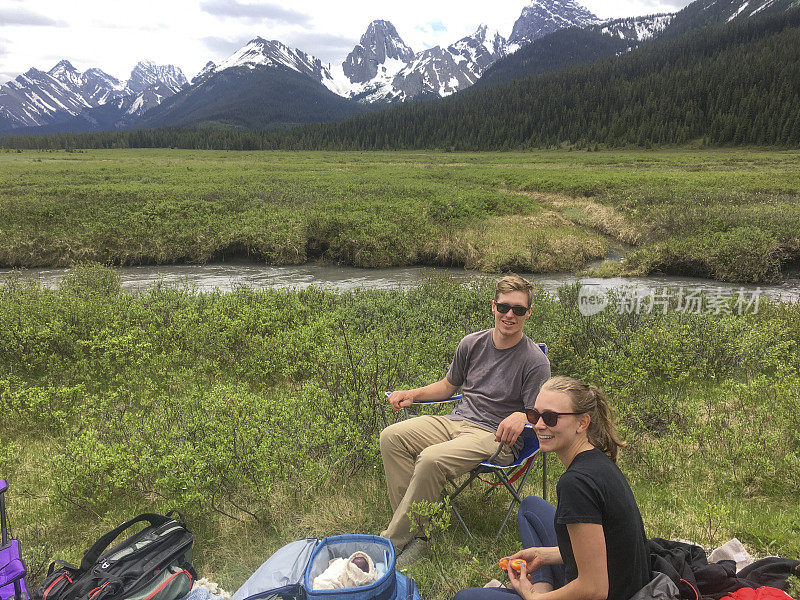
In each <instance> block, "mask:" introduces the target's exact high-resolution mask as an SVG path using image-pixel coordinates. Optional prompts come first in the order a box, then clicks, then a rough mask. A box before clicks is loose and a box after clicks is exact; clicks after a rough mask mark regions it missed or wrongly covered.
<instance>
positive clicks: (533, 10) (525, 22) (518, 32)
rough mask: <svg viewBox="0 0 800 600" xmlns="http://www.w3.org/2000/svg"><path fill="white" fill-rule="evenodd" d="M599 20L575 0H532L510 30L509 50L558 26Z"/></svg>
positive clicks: (585, 24)
mask: <svg viewBox="0 0 800 600" xmlns="http://www.w3.org/2000/svg"><path fill="white" fill-rule="evenodd" d="M599 22H600V19H598V18H597V16H596V15H595V14H593V13H592V12H591V11H590V10H589V9H587V8H586V7H585V6H583V5H581V4H579V3H578V2H575V0H531V2H530V4H528V6H526V7H524V8H523V9H522V14H520V16H519V18H518V19H517V20H516V22H515V23H514V28H513V29H512V30H511V36H510V37H509V38H508V42H509V45H510V46H511V47H510V48H509V53H510V52H513V51H514V50H516V49H517V48H519V47H522V46H525V45H527V44H530V43H531V42H532V41H534V40H536V39H538V38H540V37H544V36H545V35H547V34H549V33H553V32H554V31H557V30H559V29H563V28H565V27H588V26H590V25H595V24H597V23H599Z"/></svg>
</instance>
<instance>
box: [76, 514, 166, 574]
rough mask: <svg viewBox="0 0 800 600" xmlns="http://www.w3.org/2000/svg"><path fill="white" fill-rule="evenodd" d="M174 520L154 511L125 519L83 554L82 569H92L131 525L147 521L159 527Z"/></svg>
mask: <svg viewBox="0 0 800 600" xmlns="http://www.w3.org/2000/svg"><path fill="white" fill-rule="evenodd" d="M172 520H173V519H172V518H171V517H169V516H165V515H157V514H154V513H144V514H141V515H139V516H138V517H134V518H133V519H131V520H130V521H125V522H124V523H123V524H122V525H120V526H119V527H117V528H115V529H112V530H111V531H109V532H108V533H107V534H105V535H104V536H103V537H101V538H100V539H99V540H97V541H96V542H95V543H94V545H93V546H92V547H91V548H89V549H88V550H87V551H86V552H85V553H84V554H83V560H81V571H88V570H89V569H91V568H92V565H94V564H95V563H96V562H97V559H98V558H100V554H102V552H103V550H105V549H106V548H107V547H108V545H109V544H110V543H111V542H113V541H114V540H115V539H116V538H117V536H118V535H119V534H120V533H122V532H123V531H125V530H126V529H128V527H131V526H132V525H135V524H136V523H141V522H142V521H147V522H148V523H150V524H151V525H153V526H154V527H158V526H159V525H164V524H165V523H169V522H170V521H172Z"/></svg>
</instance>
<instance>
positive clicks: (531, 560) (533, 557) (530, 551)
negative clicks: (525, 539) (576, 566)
mask: <svg viewBox="0 0 800 600" xmlns="http://www.w3.org/2000/svg"><path fill="white" fill-rule="evenodd" d="M509 558H511V559H513V558H521V559H522V560H524V561H525V563H526V564H527V565H528V573H533V572H534V571H535V570H536V569H539V568H541V567H542V566H543V565H557V564H560V563H561V553H560V552H559V551H558V547H557V546H556V547H554V548H525V549H524V550H520V551H519V552H517V553H516V554H512V555H511V556H509Z"/></svg>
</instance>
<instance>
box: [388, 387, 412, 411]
mask: <svg viewBox="0 0 800 600" xmlns="http://www.w3.org/2000/svg"><path fill="white" fill-rule="evenodd" d="M415 395H416V394H414V390H397V391H396V392H392V393H391V394H389V404H391V405H392V408H393V409H394V410H400V409H401V408H405V407H407V406H411V405H412V404H413V403H414V400H415Z"/></svg>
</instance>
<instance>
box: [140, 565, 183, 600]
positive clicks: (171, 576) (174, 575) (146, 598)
mask: <svg viewBox="0 0 800 600" xmlns="http://www.w3.org/2000/svg"><path fill="white" fill-rule="evenodd" d="M178 575H186V577H188V578H189V585H191V583H192V574H191V573H189V571H187V570H186V569H182V570H180V571H178V572H177V573H173V574H172V575H170V576H169V577H168V578H167V580H166V581H165V582H164V583H162V584H161V585H160V586H158V587H157V588H156V589H154V590H153V591H152V592H151V593H150V595H149V596H146V597H145V598H144V600H150V599H151V598H152V597H153V596H155V595H156V594H157V593H158V592H160V591H161V590H163V589H164V586H166V585H167V584H168V583H169V582H171V581H172V580H173V579H175V578H176V577H177V576H178Z"/></svg>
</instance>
